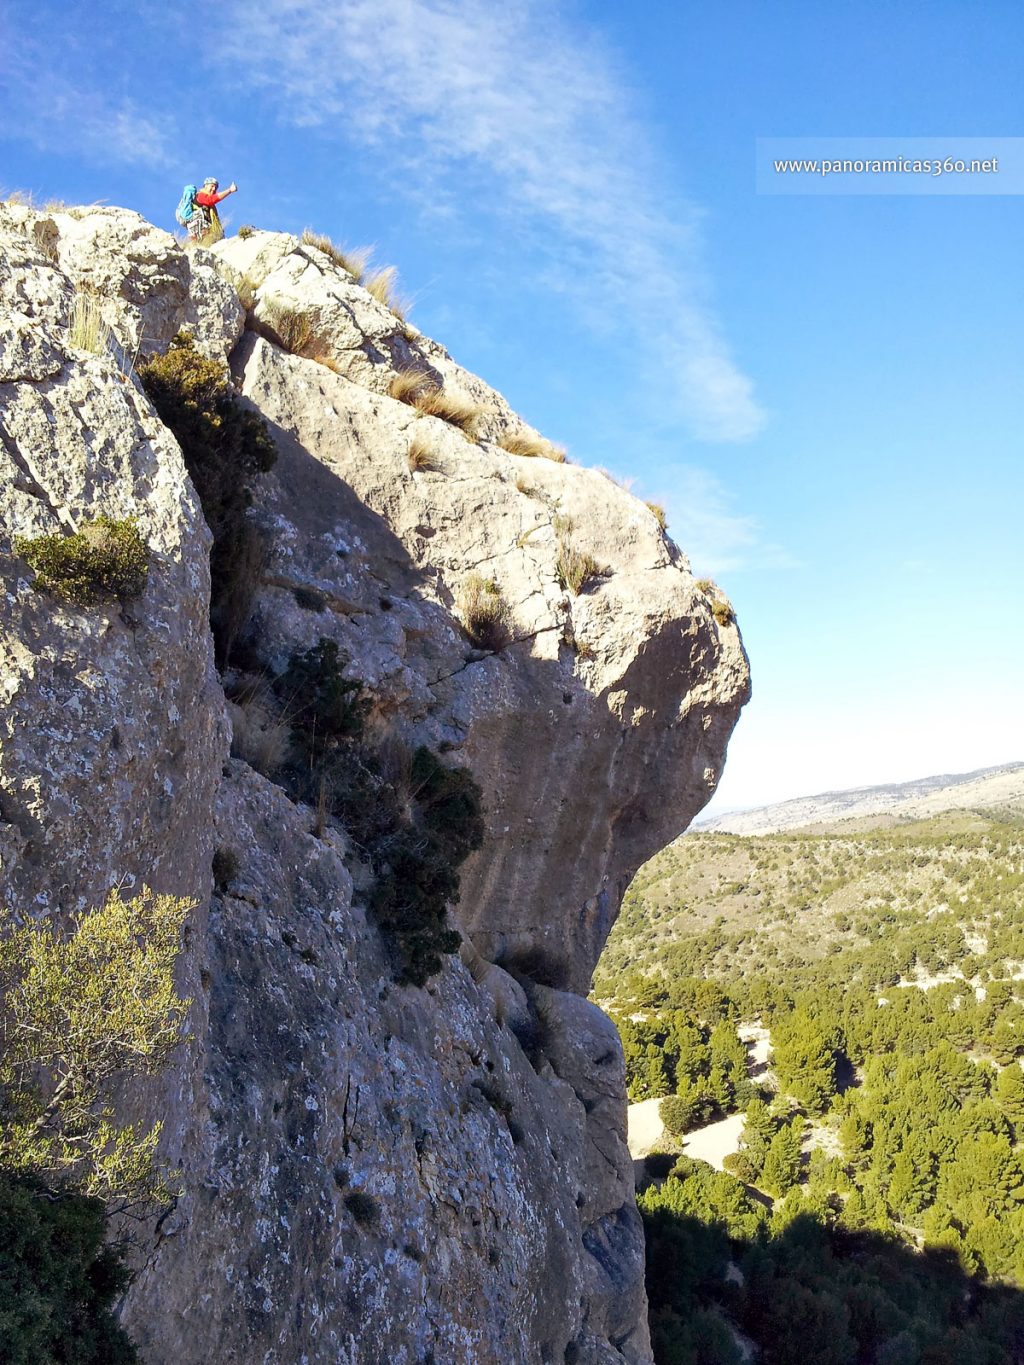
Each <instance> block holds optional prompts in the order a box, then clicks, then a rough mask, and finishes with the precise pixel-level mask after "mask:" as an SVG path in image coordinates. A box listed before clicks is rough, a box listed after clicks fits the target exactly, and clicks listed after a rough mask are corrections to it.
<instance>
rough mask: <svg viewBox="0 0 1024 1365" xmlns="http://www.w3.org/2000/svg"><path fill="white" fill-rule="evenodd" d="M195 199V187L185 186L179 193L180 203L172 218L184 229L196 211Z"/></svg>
mask: <svg viewBox="0 0 1024 1365" xmlns="http://www.w3.org/2000/svg"><path fill="white" fill-rule="evenodd" d="M195 198H196V187H195V185H186V186H185V188H184V189H183V190H182V192H181V203H180V204H179V205H178V207H177V208H176V209H175V210H174V216H175V218H177V220H178V222H179V223H180V224H181V225H182V227H184V226H185V225H186V223H188V221H189V219H190V218H191V217H192V215H193V213H195V211H196V205H195Z"/></svg>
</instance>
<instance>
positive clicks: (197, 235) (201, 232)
mask: <svg viewBox="0 0 1024 1365" xmlns="http://www.w3.org/2000/svg"><path fill="white" fill-rule="evenodd" d="M217 186H218V181H217V180H215V179H214V177H213V176H212V175H211V176H208V177H207V178H206V179H205V180H204V181H203V188H202V189H201V190H199V191H198V192H197V194H196V196H195V198H194V199H193V201H192V216H191V217H190V218H189V220H188V224H187V226H188V236H189V241H191V242H194V243H195V245H196V246H212V245H213V243H214V242H219V241H220V239H221V238H222V237H223V236H224V229H223V228H222V227H221V224H220V217H219V216H218V213H217V205H218V204H219V203H220V201H221V200H222V199H226V198H227V197H228V195H229V194H234V193H235V192H236V191H237V189H238V186H237V185H236V184H235V182H234V181H233V180H232V182H231V184H230V185H229V186H228V187H227V189H226V190H225V191H224V192H223V194H218V193H217Z"/></svg>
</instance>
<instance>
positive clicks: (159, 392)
mask: <svg viewBox="0 0 1024 1365" xmlns="http://www.w3.org/2000/svg"><path fill="white" fill-rule="evenodd" d="M139 377H140V379H141V380H142V383H143V386H144V388H145V390H146V392H147V393H148V395H149V397H150V399H151V401H152V403H153V406H154V407H155V408H156V410H157V413H158V415H159V417H160V420H161V421H162V422H163V423H164V424H165V425H166V426H168V427H169V428H170V429H171V431H172V432H173V433H174V435H175V437H176V438H177V440H178V444H179V445H180V446H181V451H182V454H183V456H184V457H185V464H186V466H187V468H188V472H189V474H190V475H191V477H192V482H193V483H194V484H195V487H196V492H197V493H198V494H199V501H200V503H201V504H202V508H203V515H204V516H205V518H206V522H207V525H208V526H209V528H210V530H211V531H212V533H213V548H212V549H211V551H210V579H211V584H210V625H211V627H212V630H213V637H214V643H215V645H216V650H217V662H218V664H219V665H220V666H221V667H223V666H224V664H225V663H226V662H227V659H228V657H229V655H230V653H231V649H232V647H233V645H234V644H235V641H236V640H237V638H238V636H239V635H240V633H241V631H242V630H243V628H244V627H245V624H246V622H247V621H248V619H249V615H250V612H251V609H252V601H253V597H254V595H255V592H256V587H257V584H258V582H259V577H260V574H261V573H262V571H263V564H264V562H265V559H266V546H265V544H264V540H263V537H262V535H261V534H260V532H259V530H258V528H257V527H256V526H255V525H254V524H253V522H252V521H251V520H250V519H249V517H248V515H247V512H248V508H249V506H250V504H251V502H252V497H253V487H254V485H255V482H256V479H257V478H258V477H259V475H260V474H263V473H266V472H267V470H269V469H271V468H272V467H273V465H274V462H275V460H276V459H277V451H276V449H275V447H274V443H273V441H272V440H271V437H270V432H269V431H268V430H267V424H266V423H265V422H264V421H263V419H262V418H261V417H259V416H257V414H256V413H254V412H251V411H249V410H248V409H247V408H245V407H243V406H242V405H241V403H239V402H238V401H237V399H236V398H235V397H234V395H233V394H232V393H231V390H230V388H229V386H228V373H227V370H226V369H225V367H224V366H223V365H222V364H220V363H219V362H218V361H216V360H208V359H207V358H206V357H205V356H204V355H202V354H201V353H200V352H199V351H197V350H196V349H195V346H194V344H193V341H192V338H191V337H190V336H189V335H188V334H187V333H179V334H178V336H177V337H175V339H174V341H172V343H171V346H170V349H169V350H168V352H167V354H166V355H163V356H157V357H156V358H155V359H153V360H150V361H149V362H147V363H146V364H145V365H142V366H140V368H139Z"/></svg>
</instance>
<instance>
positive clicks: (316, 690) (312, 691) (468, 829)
mask: <svg viewBox="0 0 1024 1365" xmlns="http://www.w3.org/2000/svg"><path fill="white" fill-rule="evenodd" d="M344 666H345V660H344V659H343V657H342V656H341V654H340V652H339V650H338V646H337V644H336V642H335V641H333V640H329V639H321V640H319V641H318V642H317V644H316V645H314V646H313V647H312V648H310V649H308V650H305V651H304V652H302V653H298V652H297V653H295V654H293V655H292V657H291V659H290V661H289V663H288V666H287V668H285V670H284V671H283V672H282V673H281V674H280V676H279V677H278V678H277V680H276V681H275V683H274V691H275V692H276V693H277V696H278V698H279V700H280V701H281V703H282V705H283V708H284V711H283V714H285V715H287V716H288V717H290V725H291V733H292V741H293V742H292V746H291V759H290V761H289V762H286V763H285V764H283V765H282V767H281V770H280V773H279V776H280V779H281V780H282V781H283V782H284V783H285V785H286V786H287V788H288V790H289V791H290V792H291V794H292V795H293V797H294V798H295V799H297V800H300V801H304V802H308V803H309V804H310V805H311V806H313V807H314V808H315V809H316V811H317V827H318V829H322V826H323V824H324V823H325V822H326V821H327V820H328V819H329V818H331V817H333V818H335V819H336V820H337V821H338V823H339V824H340V825H342V826H343V828H344V829H345V831H346V834H347V835H348V837H349V839H350V840H351V842H352V845H353V847H354V849H355V850H356V852H357V854H358V856H359V857H360V858H361V860H362V861H363V863H364V864H365V866H366V868H367V870H368V871H369V872H370V874H371V875H372V878H373V886H372V889H371V890H370V892H369V908H370V910H371V912H372V913H373V915H374V918H375V919H376V921H377V923H378V925H379V926H380V928H381V930H382V931H383V933H384V935H385V938H386V939H387V941H388V943H389V944H390V945H391V947H392V949H393V950H394V955H395V959H396V964H395V965H396V969H397V976H398V980H400V981H402V982H405V983H408V984H412V985H417V986H422V985H423V984H424V983H425V982H426V981H427V980H429V978H430V977H431V976H433V975H435V973H437V972H439V971H440V970H441V966H442V963H443V960H444V957H445V956H446V955H447V954H449V953H454V952H456V951H457V950H458V947H459V943H460V941H461V940H460V936H459V934H458V932H457V930H455V929H453V928H452V927H451V926H450V925H449V923H448V906H449V905H452V904H455V903H456V902H457V901H458V899H459V875H458V869H459V867H460V866H461V864H462V863H463V862H464V861H465V859H466V858H467V857H468V856H469V854H470V853H471V852H473V850H474V849H477V848H479V847H480V845H481V844H482V842H483V836H484V821H483V815H482V813H481V795H480V788H479V786H478V785H477V783H476V781H475V780H474V778H473V776H472V774H471V773H470V772H469V771H468V769H466V768H451V767H448V766H446V765H445V764H444V763H442V762H441V761H440V759H439V758H438V757H437V756H436V755H435V754H433V753H432V752H431V751H430V750H429V749H427V748H426V747H425V746H422V745H421V746H420V747H419V748H417V749H415V750H411V749H409V748H408V747H407V746H405V745H402V744H397V743H391V744H389V745H373V744H371V743H368V742H366V740H365V739H364V737H363V729H364V722H365V718H366V713H367V710H368V707H369V702H368V699H367V698H366V697H365V695H364V689H363V684H362V683H360V682H358V681H357V680H354V679H348V678H346V677H345V676H344V672H343V669H344Z"/></svg>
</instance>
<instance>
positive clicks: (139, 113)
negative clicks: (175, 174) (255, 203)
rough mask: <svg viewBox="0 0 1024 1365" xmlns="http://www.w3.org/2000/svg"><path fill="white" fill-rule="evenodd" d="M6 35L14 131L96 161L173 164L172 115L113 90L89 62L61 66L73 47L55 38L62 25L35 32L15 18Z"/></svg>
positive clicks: (42, 146)
mask: <svg viewBox="0 0 1024 1365" xmlns="http://www.w3.org/2000/svg"><path fill="white" fill-rule="evenodd" d="M2 38H3V42H4V49H5V50H4V58H3V60H4V68H5V69H4V73H3V76H4V80H3V85H4V91H3V93H4V105H5V109H4V115H3V124H4V127H3V131H4V134H5V135H6V136H7V137H17V138H20V139H22V140H24V141H25V142H27V143H29V144H30V145H31V146H34V147H37V148H38V149H39V150H40V151H45V152H61V153H64V154H67V153H72V154H77V155H80V156H83V157H85V158H87V159H88V160H89V161H90V162H92V163H93V164H97V165H107V166H118V165H119V166H131V167H134V166H146V167H157V168H162V167H165V166H169V165H171V164H172V162H173V160H174V145H175V137H174V130H173V127H172V126H171V124H170V122H169V121H168V120H167V119H166V118H165V117H161V118H160V119H159V121H157V119H156V118H153V117H152V116H150V115H149V114H147V113H145V112H144V111H143V108H142V106H141V105H140V104H139V103H138V101H136V100H134V99H130V98H128V97H127V96H124V95H112V94H111V93H109V92H108V88H107V87H106V86H105V85H104V82H103V81H102V80H100V79H97V78H96V76H95V75H94V74H92V73H90V72H89V70H88V69H87V67H86V66H85V65H84V64H83V66H82V69H81V70H79V71H77V72H75V71H69V72H64V71H62V70H61V69H60V61H61V60H62V58H63V59H67V57H68V54H66V53H62V52H61V50H60V48H59V46H55V45H56V44H57V35H56V34H55V33H54V34H51V35H50V37H49V39H42V38H31V37H29V36H28V35H26V34H24V33H18V32H16V31H15V30H14V26H13V24H11V25H10V26H9V28H7V29H6V30H5V31H4V33H3V34H2ZM26 188H31V187H30V186H29V187H26Z"/></svg>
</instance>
